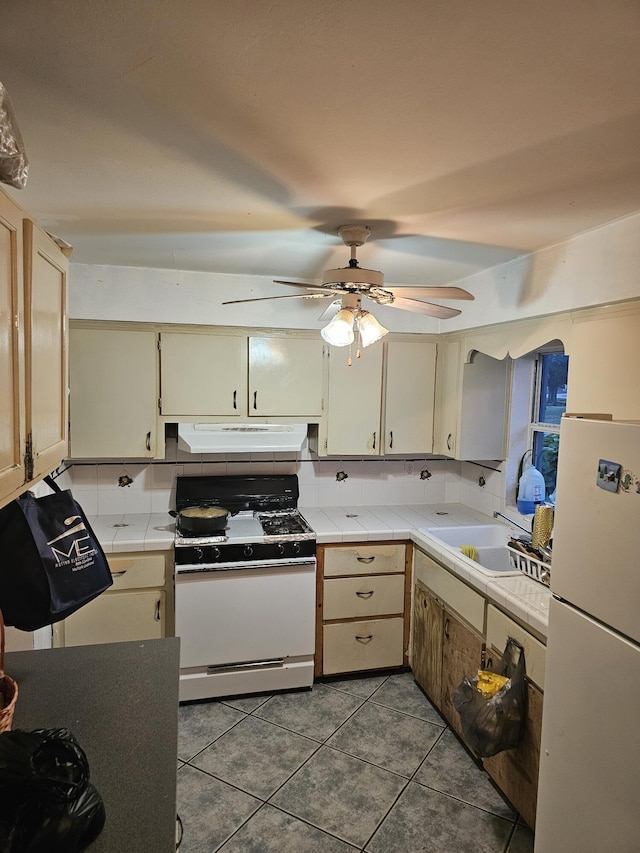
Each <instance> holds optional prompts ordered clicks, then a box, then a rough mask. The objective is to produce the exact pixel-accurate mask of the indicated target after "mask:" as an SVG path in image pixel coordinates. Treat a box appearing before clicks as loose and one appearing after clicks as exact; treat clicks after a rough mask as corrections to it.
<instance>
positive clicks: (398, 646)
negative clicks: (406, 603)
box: [322, 617, 404, 675]
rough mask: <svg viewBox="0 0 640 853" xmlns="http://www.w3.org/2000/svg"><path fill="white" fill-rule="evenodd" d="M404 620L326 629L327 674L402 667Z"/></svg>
mask: <svg viewBox="0 0 640 853" xmlns="http://www.w3.org/2000/svg"><path fill="white" fill-rule="evenodd" d="M403 632H404V620H403V619H402V617H398V618H393V619H372V620H369V621H367V622H342V623H337V624H334V625H325V626H324V637H323V667H322V671H323V673H324V675H333V674H334V673H338V672H353V671H357V670H366V669H383V668H385V667H392V666H402V662H403V649H402V642H403Z"/></svg>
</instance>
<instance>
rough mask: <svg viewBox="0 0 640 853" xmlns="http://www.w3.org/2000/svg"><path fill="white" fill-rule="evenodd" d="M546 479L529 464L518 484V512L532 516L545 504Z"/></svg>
mask: <svg viewBox="0 0 640 853" xmlns="http://www.w3.org/2000/svg"><path fill="white" fill-rule="evenodd" d="M544 497H545V485H544V477H543V476H542V474H541V473H540V471H538V469H537V468H535V467H534V466H533V465H531V464H529V465H528V466H527V467H526V469H525V470H524V472H523V474H522V476H521V477H520V480H519V482H518V512H519V513H522V515H531V514H532V513H534V512H535V511H536V506H537V505H538V504H541V503H544Z"/></svg>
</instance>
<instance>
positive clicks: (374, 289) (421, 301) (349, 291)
mask: <svg viewBox="0 0 640 853" xmlns="http://www.w3.org/2000/svg"><path fill="white" fill-rule="evenodd" d="M370 234H371V229H370V228H369V226H368V225H341V226H340V228H338V235H339V236H340V237H341V238H342V241H343V243H344V244H345V246H349V247H350V248H351V258H350V260H349V266H347V267H342V268H339V269H332V270H325V271H324V273H323V274H322V284H321V285H310V284H304V283H302V282H295V281H280V280H278V279H275V280H274V281H275V283H276V284H284V285H287V286H288V287H297V288H301V287H302V288H304V289H305V293H296V294H294V295H288V296H263V297H258V298H254V299H234V300H230V301H229V302H223V303H222V304H223V305H234V304H236V303H239V302H263V301H266V300H270V299H325V298H327V297H331V298H332V299H334V300H335V299H336V297H337V296H341V297H342V307H343V309H348V310H359V311H361V310H362V309H361V307H360V306H361V300H362V297H366V298H367V299H371V300H372V301H373V302H377V303H378V304H379V305H387V306H390V307H391V308H401V309H403V310H404V311H416V312H418V313H420V314H428V315H429V316H431V317H436V318H438V319H440V320H447V319H449V318H450V317H455V316H457V315H458V314H460V313H461V312H460V311H459V310H458V309H457V308H448V307H446V306H444V305H436V304H435V303H433V302H427V301H425V298H430V299H474V296H473V295H472V294H471V293H469V292H468V291H466V290H462V288H460V287H396V286H395V285H392V286H389V287H384V275H383V274H382V273H381V272H378V271H377V270H368V269H364V268H363V267H360V266H359V265H358V259H357V257H356V249H357V248H358V246H362V245H364V243H366V241H367V240H368V238H369V236H370Z"/></svg>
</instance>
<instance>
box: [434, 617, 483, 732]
mask: <svg viewBox="0 0 640 853" xmlns="http://www.w3.org/2000/svg"><path fill="white" fill-rule="evenodd" d="M443 618H444V621H443V626H442V698H441V704H440V708H441V711H442V714H443V716H444V717H445V719H446V720H447V721H448V723H449V725H450V726H451V728H452V729H453V730H454V731H455V732H456V733H457V734H458V735H459V736H460V737H461V738H462V740H464V735H463V734H462V726H461V725H460V715H459V714H458V712H457V711H456V709H455V707H454V705H453V700H452V698H451V694H452V693H453V691H454V690H455V689H456V687H457V686H458V685H459V684H460V682H461V681H462V679H463V677H464V676H465V675H466V676H467V677H468V678H472V677H473V676H474V675H475V674H476V672H477V671H478V670H479V669H481V668H482V651H483V649H484V641H483V639H482V637H481V636H480V635H479V634H477V633H476V632H475V631H472V630H471V629H470V628H468V627H467V626H466V625H465V624H463V623H462V622H461V621H460V620H459V619H458V618H457V617H456V616H454V615H453V613H451V612H450V611H449V610H448V609H447V608H446V607H445V609H444V617H443Z"/></svg>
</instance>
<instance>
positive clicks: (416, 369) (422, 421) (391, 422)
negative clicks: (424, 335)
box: [383, 341, 436, 453]
mask: <svg viewBox="0 0 640 853" xmlns="http://www.w3.org/2000/svg"><path fill="white" fill-rule="evenodd" d="M386 347H387V356H386V374H385V376H386V378H385V427H384V451H383V452H384V453H431V452H432V450H433V407H434V393H435V370H436V345H435V343H428V342H405V341H390V342H389V343H388V344H387V345H386Z"/></svg>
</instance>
